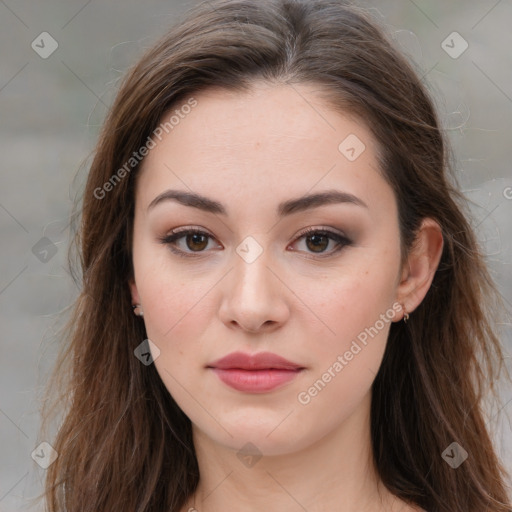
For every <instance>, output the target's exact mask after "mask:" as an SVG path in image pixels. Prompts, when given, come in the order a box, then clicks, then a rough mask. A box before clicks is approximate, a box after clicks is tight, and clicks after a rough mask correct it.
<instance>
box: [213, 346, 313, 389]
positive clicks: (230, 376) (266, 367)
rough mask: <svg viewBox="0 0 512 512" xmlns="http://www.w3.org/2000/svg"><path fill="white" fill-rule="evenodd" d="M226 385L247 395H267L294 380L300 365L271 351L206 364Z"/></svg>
mask: <svg viewBox="0 0 512 512" xmlns="http://www.w3.org/2000/svg"><path fill="white" fill-rule="evenodd" d="M207 368H209V369H211V370H212V371H213V372H214V373H215V374H216V375H217V376H218V377H219V379H220V380H221V381H222V382H224V384H226V385H228V386H230V387H232V388H233V389H236V390H238V391H245V392H247V393H265V392H267V391H271V390H273V389H276V388H279V387H281V386H283V385H284V384H286V383H288V382H290V381H291V380H293V379H294V378H295V377H296V376H297V375H298V374H299V373H300V372H301V371H302V370H304V367H303V366H300V365H298V364H296V363H293V362H292V361H288V360H287V359H284V358H283V357H281V356H278V355H276V354H273V353H271V352H260V353H259V354H246V353H244V352H233V353H231V354H228V355H227V356H225V357H223V358H221V359H218V360H217V361H215V362H213V363H210V364H209V365H207Z"/></svg>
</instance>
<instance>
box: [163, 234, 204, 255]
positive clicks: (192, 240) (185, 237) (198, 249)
mask: <svg viewBox="0 0 512 512" xmlns="http://www.w3.org/2000/svg"><path fill="white" fill-rule="evenodd" d="M213 239H214V238H213V237H212V236H211V235H209V234H208V233H206V232H205V231H201V230H198V229H183V230H180V231H174V232H172V233H171V234H169V235H166V236H164V237H162V238H160V242H161V243H163V244H165V245H168V246H169V249H170V250H171V251H172V252H174V253H175V254H178V255H179V256H184V257H187V256H190V257H194V256H201V255H202V254H201V253H206V252H207V251H206V250H205V249H206V248H207V247H208V242H209V241H210V240H213ZM194 253H195V254H194Z"/></svg>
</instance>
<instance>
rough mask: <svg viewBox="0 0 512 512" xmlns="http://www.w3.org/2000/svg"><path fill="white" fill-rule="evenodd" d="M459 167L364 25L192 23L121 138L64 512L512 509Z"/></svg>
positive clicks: (197, 19) (72, 366)
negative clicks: (492, 422)
mask: <svg viewBox="0 0 512 512" xmlns="http://www.w3.org/2000/svg"><path fill="white" fill-rule="evenodd" d="M447 155H448V151H447V145H446V140H445V138H444V134H443V133H442V131H441V129H440V126H439V122H438V119H437V117H436V113H435V112H434V109H433V106H432V102H431V100H430V99H429V96H428V94H427V92H426V91H425V89H424V87H423V85H422V83H421V81H420V79H419V78H418V76H417V75H416V74H415V72H414V71H413V70H412V69H411V67H410V65H409V64H408V63H407V61H406V59H404V57H403V56H401V55H400V54H399V53H398V52H397V50H395V49H394V48H393V47H392V45H391V44H390V43H389V42H388V40H387V39H386V37H385V36H384V35H383V33H382V31H381V30H380V29H379V28H378V27H376V26H375V23H374V22H373V21H372V20H371V19H370V18H369V17H368V15H367V14H365V13H364V12H363V11H360V10H359V9H356V8H354V7H349V6H346V5H345V4H343V3H341V2H338V1H333V0H315V1H298V0H297V1H296V0H265V1H261V2H260V1H258V2H252V1H249V0H210V1H208V2H206V3H204V4H202V5H200V6H199V7H197V8H196V9H194V10H193V11H192V12H191V14H190V16H189V17H188V18H187V19H186V20H185V21H184V22H183V23H182V24H181V25H179V26H177V27H175V28H174V29H173V30H172V31H171V32H170V33H169V34H168V35H166V37H164V38H163V39H162V40H161V41H160V42H158V44H157V45H155V46H154V47H153V48H152V49H150V50H149V51H148V52H147V53H146V54H145V55H144V56H143V57H142V58H141V59H140V61H139V62H138V63H137V64H136V65H135V66H134V67H133V68H132V69H131V70H130V72H129V73H128V74H127V76H126V78H125V79H124V82H123V84H122V86H121V88H120V90H119V93H118V95H117V98H116V100H115V102H114V105H113V106H112V108H111V111H110V113H109V115H108V118H107V120H106V122H105V125H104V128H103V131H102V134H101V136H100V138H99V142H98V147H97V151H96V153H95V158H94V161H93V163H92V166H91V169H90V173H89V177H88V182H87V186H86V188H85V192H84V196H83V203H82V206H81V208H82V223H81V226H80V231H79V233H78V237H77V243H78V245H77V247H78V249H79V254H80V262H81V267H82V275H83V283H82V286H83V291H82V293H81V295H80V297H79V299H78V301H77V303H76V306H75V308H74V315H73V317H72V319H71V322H70V328H69V330H70V334H69V336H70V337H69V340H70V341H69V344H68V345H67V346H66V350H65V351H64V352H63V354H62V355H61V358H60V360H59V363H58V366H57V367H56V381H55V382H54V383H53V386H62V387H60V388H59V389H61V391H62V392H61V393H60V394H56V391H55V387H52V388H50V389H51V393H53V395H52V396H53V397H54V398H56V402H57V404H58V405H60V406H63V407H64V406H65V407H64V412H65V414H64V416H63V421H62V423H61V424H60V426H59V430H58V434H57V436H56V438H55V439H54V440H53V442H52V443H51V444H52V445H53V447H54V448H55V450H56V451H57V453H58V457H57V458H56V460H55V462H54V463H53V464H52V465H51V466H50V467H49V468H48V473H47V486H46V495H45V498H46V503H47V509H48V510H49V511H50V512H64V511H66V512H74V511H77V512H78V511H80V512H86V511H91V512H107V511H109V512H111V511H121V510H123V511H134V512H135V511H137V512H143V511H144V512H146V511H147V512H149V511H151V512H157V511H158V512H160V511H161V512H163V511H173V512H185V511H194V510H196V511H199V512H218V511H220V510H226V509H232V510H237V511H251V512H252V511H261V510H269V511H270V510H285V511H290V512H291V511H301V510H304V511H308V512H320V511H324V510H332V511H337V512H349V511H351V512H352V511H358V512H362V511H364V512H377V511H379V512H383V511H386V512H398V511H402V512H406V511H427V512H483V511H484V510H485V511H487V512H505V511H508V512H510V511H511V510H512V506H511V504H510V501H509V497H508V495H507V486H506V477H507V475H506V474H505V471H504V469H503V467H502V466H501V465H500V461H499V460H498V458H497V455H496V452H495V450H494V447H493V445H492V442H491V439H490V435H489V433H488V432H487V429H486V423H485V419H486V418H485V414H484V410H483V405H484V399H485V398H486V396H487V393H488V392H489V391H494V381H495V380H496V379H497V377H498V376H499V374H500V370H501V364H502V362H503V354H502V352H501V349H500V344H499V341H498V333H497V332H496V330H495V329H496V327H495V326H496V317H495V316H494V313H495V312H496V311H498V307H497V305H498V304H499V301H498V295H497V293H496V292H495V290H494V287H493V284H492V281H491V279H490V277H489V274H488V272H487V270H486V267H485V265H484V262H483V259H482V256H481V254H480V253H479V250H478V246H477V244H476V241H475V236H474V234H473V233H472V231H471V228H470V225H469V223H468V220H467V213H466V210H465V208H464V204H463V196H462V195H461V194H460V193H459V192H458V191H457V188H456V186H455V184H454V181H453V177H452V176H451V175H450V174H449V171H450V167H449V163H448V156H447ZM66 370H67V371H66Z"/></svg>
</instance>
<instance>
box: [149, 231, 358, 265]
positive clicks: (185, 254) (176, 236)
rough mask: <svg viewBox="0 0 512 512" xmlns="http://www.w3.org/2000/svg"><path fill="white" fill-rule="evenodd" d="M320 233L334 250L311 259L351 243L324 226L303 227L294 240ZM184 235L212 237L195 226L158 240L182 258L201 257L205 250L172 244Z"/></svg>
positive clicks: (334, 251)
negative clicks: (326, 238) (186, 248)
mask: <svg viewBox="0 0 512 512" xmlns="http://www.w3.org/2000/svg"><path fill="white" fill-rule="evenodd" d="M313 234H315V235H321V236H327V237H328V238H329V239H330V240H333V241H335V242H337V245H336V247H335V248H334V250H331V251H330V252H328V253H316V255H315V253H310V254H313V255H314V256H313V257H312V259H322V258H328V257H330V256H333V255H334V254H335V253H337V252H339V251H340V250H341V249H343V248H344V247H347V246H350V245H352V240H349V239H348V238H347V237H346V236H343V235H340V234H339V233H336V232H334V231H330V230H329V229H325V228H307V229H304V230H303V231H302V232H301V233H300V234H299V235H298V237H297V238H296V240H300V239H301V238H304V237H307V236H311V235H313ZM186 235H206V236H207V237H209V238H214V237H213V236H211V235H210V234H209V233H207V232H206V231H201V230H200V229H195V228H185V229H180V230H173V231H172V232H171V233H170V234H168V235H165V236H163V237H161V238H159V240H160V242H161V243H162V244H165V245H168V246H169V249H170V250H171V252H173V253H174V254H177V255H178V256H181V257H183V258H197V257H201V256H202V254H201V253H204V252H205V251H196V252H195V253H194V252H191V253H190V252H185V251H182V250H181V249H177V248H176V247H175V246H173V244H174V243H175V242H176V241H177V240H179V239H180V238H183V237H184V236H186Z"/></svg>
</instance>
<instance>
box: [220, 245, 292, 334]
mask: <svg viewBox="0 0 512 512" xmlns="http://www.w3.org/2000/svg"><path fill="white" fill-rule="evenodd" d="M233 257H234V261H233V266H234V268H233V271H232V272H231V276H230V279H229V280H228V281H227V285H226V287H225V288H224V294H223V303H222V306H221V311H220V313H221V316H222V320H223V321H224V322H227V323H232V322H236V323H237V324H239V325H240V326H241V327H243V328H245V329H247V330H251V331H256V330H257V329H259V328H260V327H261V326H262V325H264V324H270V323H272V324H275V323H280V322H282V321H283V320H284V319H285V317H286V314H287V311H288V308H287V305H286V299H285V296H284V289H283V285H282V284H281V283H280V282H279V279H277V278H276V276H275V275H274V272H275V270H274V271H271V270H270V268H272V267H273V266H275V265H273V263H272V257H271V250H270V249H269V248H268V247H263V245H262V244H260V243H259V242H257V241H256V240H255V239H254V238H252V237H247V238H246V239H245V240H244V241H242V243H240V244H239V246H238V247H237V248H236V254H234V255H233ZM269 267H270V268H269Z"/></svg>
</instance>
